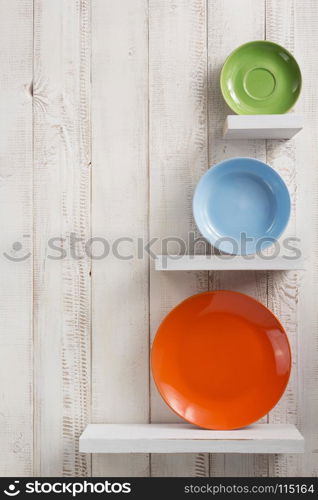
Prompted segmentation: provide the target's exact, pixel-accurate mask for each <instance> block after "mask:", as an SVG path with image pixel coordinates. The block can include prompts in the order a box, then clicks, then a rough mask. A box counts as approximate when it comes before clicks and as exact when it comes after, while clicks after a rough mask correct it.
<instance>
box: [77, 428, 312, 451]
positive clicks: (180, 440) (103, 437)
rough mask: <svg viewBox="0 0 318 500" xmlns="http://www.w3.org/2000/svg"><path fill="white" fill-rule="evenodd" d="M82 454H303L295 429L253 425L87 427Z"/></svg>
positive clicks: (301, 439)
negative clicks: (217, 427) (215, 428)
mask: <svg viewBox="0 0 318 500" xmlns="http://www.w3.org/2000/svg"><path fill="white" fill-rule="evenodd" d="M79 449H80V452H81V453H303V452H304V438H303V437H302V435H301V434H300V432H299V431H298V430H297V429H296V427H295V426H294V425H290V424H254V425H251V426H249V427H246V428H244V429H238V430H234V431H211V430H204V429H199V428H197V427H194V426H192V425H189V424H90V425H88V426H87V427H86V429H85V430H84V432H83V434H82V435H81V437H80V443H79Z"/></svg>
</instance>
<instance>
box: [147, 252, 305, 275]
mask: <svg viewBox="0 0 318 500" xmlns="http://www.w3.org/2000/svg"><path fill="white" fill-rule="evenodd" d="M264 257H265V258H264ZM264 257H262V256H259V255H249V256H245V257H243V256H240V255H225V254H214V255H157V257H156V260H155V269H156V271H209V270H210V271H262V270H263V271H264V270H272V271H288V270H291V269H301V270H304V269H305V268H306V260H305V259H304V258H303V257H302V256H298V253H297V255H296V254H295V256H294V258H286V257H273V258H269V257H270V256H268V255H265V254H264Z"/></svg>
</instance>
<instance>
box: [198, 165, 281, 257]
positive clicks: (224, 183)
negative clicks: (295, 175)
mask: <svg viewBox="0 0 318 500" xmlns="http://www.w3.org/2000/svg"><path fill="white" fill-rule="evenodd" d="M193 214H194V218H195V222H196V224H197V226H198V228H199V230H200V232H201V233H202V235H203V236H204V237H205V238H206V239H207V240H208V241H209V242H210V243H211V244H212V245H213V246H214V247H215V248H217V249H218V250H220V251H221V252H224V253H228V254H236V255H248V254H254V253H259V252H261V251H262V250H264V249H265V248H267V247H269V246H270V245H272V244H273V243H274V242H275V241H276V240H277V239H278V238H279V237H280V235H281V234H282V232H283V231H284V229H285V228H286V226H287V224H288V220H289V216H290V197H289V192H288V189H287V186H286V184H285V182H284V181H283V179H282V178H281V177H280V175H278V174H277V172H275V170H273V169H272V168H271V167H270V166H269V165H266V163H263V162H262V161H259V160H256V159H254V158H230V159H229V160H225V161H222V162H221V163H218V164H217V165H215V166H214V167H212V168H210V169H209V170H208V171H207V172H206V173H205V174H204V175H203V176H202V177H201V179H200V181H199V183H198V185H197V187H196V190H195V193H194V197H193Z"/></svg>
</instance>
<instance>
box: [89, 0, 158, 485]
mask: <svg viewBox="0 0 318 500" xmlns="http://www.w3.org/2000/svg"><path fill="white" fill-rule="evenodd" d="M92 125H93V133H92V151H93V177H92V234H93V237H96V238H104V239H105V240H107V241H108V242H109V243H110V244H111V245H113V244H114V242H116V241H117V243H119V246H118V248H117V252H118V253H119V254H120V255H121V256H122V257H120V256H119V255H117V256H116V247H114V246H113V248H112V251H111V252H110V255H109V256H107V258H106V257H105V258H101V259H99V260H98V259H97V258H94V259H93V262H92V308H93V309H92V311H93V316H92V337H93V338H92V341H93V346H92V349H93V352H92V356H93V358H92V363H93V365H92V381H93V394H92V404H93V409H92V414H93V415H92V416H93V420H94V422H97V423H98V422H105V421H106V422H107V421H110V422H122V421H125V422H127V421H128V422H131V423H133V422H148V419H149V332H148V330H149V328H148V327H149V315H148V256H147V255H145V256H144V257H142V256H141V257H138V255H136V254H135V253H134V248H135V244H136V240H137V238H140V239H141V240H142V241H143V242H144V243H146V241H147V237H148V228H147V222H148V164H147V162H148V9H147V0H122V1H120V2H118V1H117V0H108V1H107V2H105V1H104V0H93V2H92ZM119 238H130V241H129V240H124V241H120V240H119ZM104 248H105V247H104V244H103V242H100V244H99V246H98V245H97V246H96V247H95V248H94V253H95V255H96V256H97V255H101V253H103V250H104ZM130 254H131V255H132V258H131V259H130V258H128V260H127V259H125V256H126V255H128V256H129V255H130ZM148 465H149V459H148V457H147V456H138V457H134V456H129V457H123V456H120V455H119V456H117V457H113V456H107V455H104V456H100V457H94V458H93V475H94V476H110V477H113V476H145V475H148V472H149V467H148Z"/></svg>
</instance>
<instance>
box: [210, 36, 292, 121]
mask: <svg viewBox="0 0 318 500" xmlns="http://www.w3.org/2000/svg"><path fill="white" fill-rule="evenodd" d="M220 83H221V90H222V94H223V97H224V99H225V101H226V102H227V104H228V105H229V106H230V108H231V109H232V110H233V111H235V113H238V114H239V115H259V114H280V113H286V112H287V111H289V110H290V109H291V108H292V107H293V106H294V104H295V102H296V101H297V99H298V96H299V94H300V89H301V72H300V69H299V66H298V64H297V61H296V60H295V58H294V57H293V56H292V54H290V52H288V51H287V50H286V49H284V48H283V47H281V46H280V45H277V44H276V43H273V42H268V41H262V40H260V41H255V42H249V43H246V44H244V45H241V47H238V48H237V49H236V50H234V52H232V54H230V55H229V57H228V58H227V60H226V61H225V63H224V66H223V68H222V72H221V78H220Z"/></svg>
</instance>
